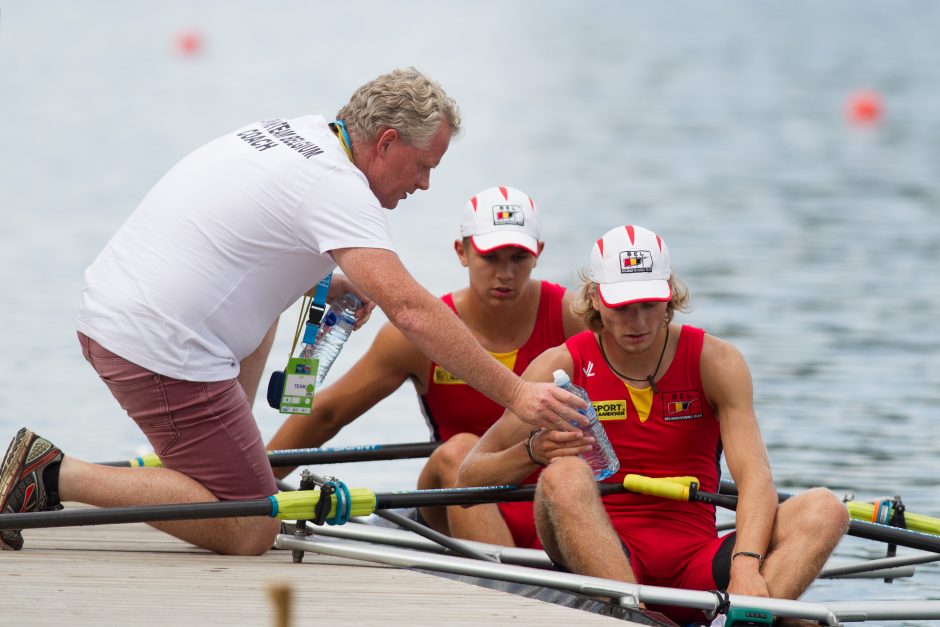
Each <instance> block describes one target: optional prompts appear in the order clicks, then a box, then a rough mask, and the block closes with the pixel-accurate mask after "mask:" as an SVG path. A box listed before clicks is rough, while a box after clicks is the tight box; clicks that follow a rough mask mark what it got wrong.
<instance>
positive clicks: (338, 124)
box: [333, 120, 355, 163]
mask: <svg viewBox="0 0 940 627" xmlns="http://www.w3.org/2000/svg"><path fill="white" fill-rule="evenodd" d="M333 126H334V127H335V128H334V129H333V130H334V132H336V129H339V131H338V132H336V136H337V137H338V138H339V143H340V145H341V146H342V147H343V150H345V151H346V156H347V157H349V160H350V161H352V160H353V156H352V141H351V140H350V139H349V132H348V131H347V130H346V122H344V121H343V120H336V121H335V122H333ZM353 163H355V162H353Z"/></svg>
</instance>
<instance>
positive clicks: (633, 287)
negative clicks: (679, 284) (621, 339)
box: [597, 279, 672, 307]
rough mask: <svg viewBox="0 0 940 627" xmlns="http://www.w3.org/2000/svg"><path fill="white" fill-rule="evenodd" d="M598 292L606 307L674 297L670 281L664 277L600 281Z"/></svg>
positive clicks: (666, 299)
mask: <svg viewBox="0 0 940 627" xmlns="http://www.w3.org/2000/svg"><path fill="white" fill-rule="evenodd" d="M597 292H598V294H599V295H600V297H601V302H602V303H604V306H606V307H623V306H625V305H629V304H631V303H643V302H649V301H660V302H663V301H669V300H671V299H672V288H671V287H670V286H669V281H666V280H663V279H656V280H653V281H621V282H618V283H599V284H598V285H597Z"/></svg>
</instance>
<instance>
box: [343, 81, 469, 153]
mask: <svg viewBox="0 0 940 627" xmlns="http://www.w3.org/2000/svg"><path fill="white" fill-rule="evenodd" d="M336 119H337V120H343V121H344V122H345V123H346V128H347V129H348V130H349V132H350V133H351V134H353V135H355V136H358V137H361V138H364V139H375V138H376V137H378V136H379V134H380V133H381V132H382V131H384V130H386V129H389V128H393V129H395V130H397V131H398V134H399V135H400V136H401V138H402V139H403V140H404V141H405V142H407V143H409V144H411V145H412V146H415V147H417V148H427V147H428V146H429V145H430V143H431V139H432V138H433V137H434V134H435V133H436V132H437V129H438V128H439V127H440V125H441V122H445V123H446V124H447V126H448V127H449V128H450V134H451V136H454V135H456V134H457V133H458V132H459V131H460V111H459V110H458V109H457V103H456V102H455V101H454V99H453V98H451V97H449V96H448V95H447V94H446V93H444V90H443V89H442V88H441V86H440V85H439V84H438V83H437V82H435V81H433V80H431V79H430V78H428V77H427V76H425V75H424V74H422V73H421V72H419V71H418V70H416V69H415V68H413V67H409V68H406V69H398V70H394V71H392V72H389V73H388V74H382V75H381V76H379V77H378V78H375V79H374V80H371V81H369V82H368V83H366V84H365V85H363V86H362V87H360V88H359V89H357V90H356V91H355V92H354V93H353V95H352V96H351V97H350V99H349V102H348V103H347V104H346V105H345V106H343V108H342V109H340V110H339V112H338V113H337V114H336Z"/></svg>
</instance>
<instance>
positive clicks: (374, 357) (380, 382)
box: [268, 325, 430, 476]
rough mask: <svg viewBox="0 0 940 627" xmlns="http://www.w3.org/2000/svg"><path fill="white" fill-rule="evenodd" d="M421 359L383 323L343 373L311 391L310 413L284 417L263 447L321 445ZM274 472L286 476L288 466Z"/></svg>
mask: <svg viewBox="0 0 940 627" xmlns="http://www.w3.org/2000/svg"><path fill="white" fill-rule="evenodd" d="M422 361H424V362H425V363H427V358H426V357H424V355H422V354H421V353H420V352H419V351H417V350H416V349H415V348H414V347H413V346H412V345H411V343H410V342H408V340H406V339H405V338H404V337H403V336H402V335H401V333H399V331H398V330H397V329H396V328H395V327H393V326H391V325H386V326H384V327H383V328H382V330H380V331H379V333H378V335H376V337H375V340H374V341H373V342H372V346H371V347H370V348H369V350H368V351H367V352H366V353H365V354H364V355H363V356H362V357H361V358H360V359H359V361H357V362H356V363H355V364H353V366H352V367H351V368H350V369H349V371H347V372H346V374H345V375H343V376H342V377H341V378H340V379H338V380H337V381H336V382H335V383H334V384H332V385H329V386H327V387H325V388H323V390H318V391H317V392H316V394H315V395H314V400H313V412H312V413H311V414H310V415H304V414H294V415H292V416H290V417H289V418H288V419H287V420H285V421H284V424H283V425H281V428H280V429H279V430H278V432H277V433H276V434H275V435H274V437H273V438H272V439H271V441H270V442H268V450H279V449H292V448H307V447H316V446H322V445H323V444H325V443H326V442H328V441H329V440H331V439H332V438H333V437H334V436H335V435H336V434H337V433H339V431H340V430H341V429H342V428H343V427H345V426H346V425H348V424H349V423H351V422H352V421H353V420H355V419H356V418H358V417H359V416H361V415H362V414H364V413H365V412H367V411H369V410H370V409H371V408H372V407H373V406H375V405H376V404H377V403H378V402H379V401H381V400H382V399H384V398H386V397H387V396H389V395H390V394H391V393H392V392H394V391H395V390H397V389H398V388H399V387H400V386H401V384H402V383H404V381H405V380H406V379H407V378H408V377H409V376H412V375H413V374H416V373H417V371H416V370H415V368H418V367H420V363H421V362H422ZM427 368H430V364H428V366H427ZM278 470H279V472H278V474H280V475H282V476H286V475H287V474H289V473H290V470H291V469H286V470H282V469H278Z"/></svg>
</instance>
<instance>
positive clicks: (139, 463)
mask: <svg viewBox="0 0 940 627" xmlns="http://www.w3.org/2000/svg"><path fill="white" fill-rule="evenodd" d="M130 466H131V468H158V467H160V466H163V462H161V461H160V458H159V457H158V456H157V454H156V453H147V454H146V455H141V456H140V457H135V458H134V459H132V460H130Z"/></svg>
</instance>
